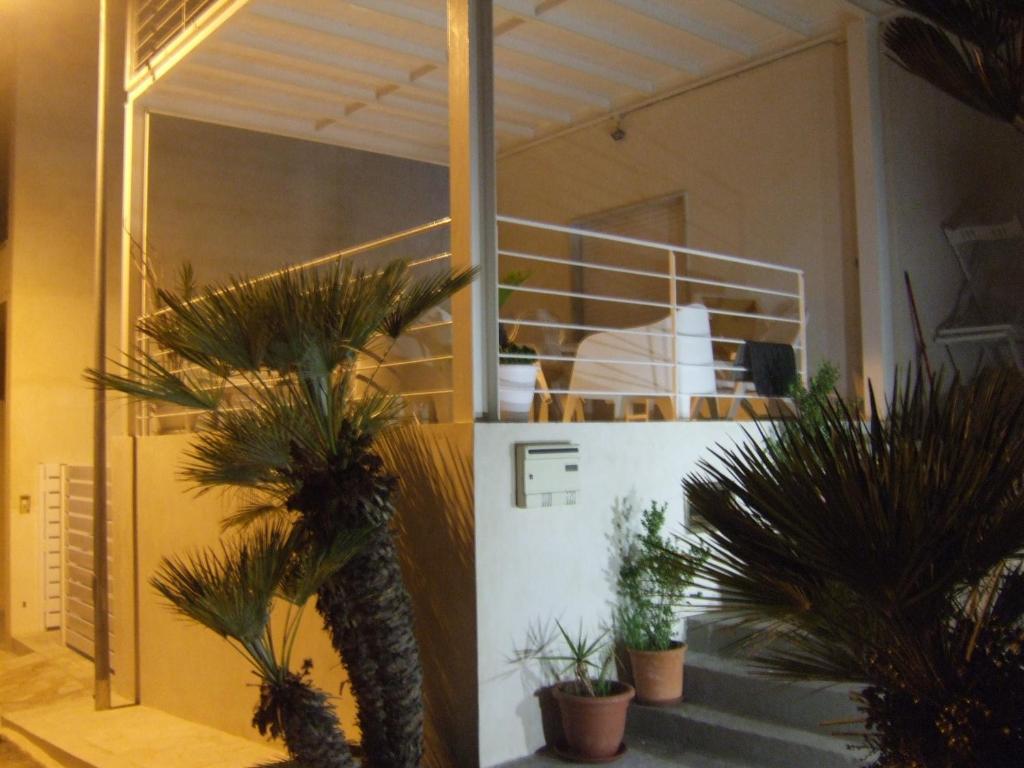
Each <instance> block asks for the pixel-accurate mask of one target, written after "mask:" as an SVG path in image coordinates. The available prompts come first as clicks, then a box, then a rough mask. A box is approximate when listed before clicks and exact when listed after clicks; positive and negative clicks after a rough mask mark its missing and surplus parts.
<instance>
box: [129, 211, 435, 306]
mask: <svg viewBox="0 0 1024 768" xmlns="http://www.w3.org/2000/svg"><path fill="white" fill-rule="evenodd" d="M450 223H451V217H450V216H445V217H444V218H442V219H437V220H435V221H431V222H427V223H426V224H420V225H419V226H416V227H410V228H409V229H404V230H402V231H401V232H395V233H394V234H391V235H385V236H384V237H378V238H377V239H376V240H368V241H367V242H365V243H360V244H359V245H354V246H352V247H351V248H343V249H342V250H340V251H335V252H334V253H329V254H327V255H326V256H318V257H317V258H315V259H311V260H310V261H304V262H301V263H299V264H291V265H289V266H287V267H281V268H280V269H275V270H274V271H273V272H267V273H266V274H263V275H259V276H258V277H253V278H250V279H249V280H243V281H242V282H241V283H239V285H254V284H256V283H262V282H264V281H265V280H271V279H273V278H275V277H279V276H280V275H284V274H288V273H289V272H302V271H304V270H307V269H313V268H315V267H319V266H322V265H323V264H328V263H330V262H332V261H341V260H342V259H348V258H351V257H352V256H358V255H359V254H360V253H366V252H367V251H372V250H373V249H375V248H381V247H383V246H385V245H391V244H392V243H397V242H400V241H402V240H406V239H408V238H410V237H415V236H416V235H421V234H423V233H424V232H432V231H434V230H435V229H441V228H442V227H445V226H447V225H449V224H450ZM234 287H235V286H227V287H225V288H221V289H219V290H216V291H214V292H213V295H215V296H219V295H220V294H222V293H226V292H227V291H231V290H234ZM204 298H205V296H197V297H196V298H194V299H191V300H190V302H194V301H202V300H203V299H204ZM190 302H186V303H190ZM167 311H168V309H167V307H164V308H163V309H159V310H157V311H156V312H153V313H152V314H151V315H149V316H150V317H152V316H155V315H160V314H163V313H165V312H167Z"/></svg>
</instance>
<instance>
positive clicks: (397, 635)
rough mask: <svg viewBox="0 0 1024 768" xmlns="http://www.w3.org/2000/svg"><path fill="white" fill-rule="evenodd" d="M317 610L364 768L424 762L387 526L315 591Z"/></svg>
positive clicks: (405, 616)
mask: <svg viewBox="0 0 1024 768" xmlns="http://www.w3.org/2000/svg"><path fill="white" fill-rule="evenodd" d="M317 610H318V611H319V612H320V615H321V616H323V619H324V624H325V626H326V628H327V630H328V632H329V633H330V636H331V642H332V644H333V645H334V648H335V650H336V651H338V653H339V654H340V656H341V657H342V660H343V662H344V664H345V667H346V669H347V670H348V675H349V681H350V683H351V685H352V689H353V692H354V693H355V697H356V703H357V705H358V711H359V727H360V729H361V730H362V734H363V743H362V747H363V768H415V767H416V766H418V765H419V764H420V759H421V758H422V756H423V696H422V682H423V673H422V670H421V667H420V657H419V647H418V646H417V644H416V636H415V634H414V632H413V614H412V604H411V601H410V599H409V594H408V592H407V591H406V589H405V583H404V581H403V579H402V571H401V567H400V565H399V561H398V551H397V548H396V547H395V542H394V540H393V538H392V535H391V531H390V530H389V529H388V527H387V526H383V527H382V528H381V529H380V530H379V531H378V532H377V533H375V534H373V536H372V538H371V539H370V541H368V542H367V544H366V546H365V547H364V548H363V549H362V550H361V551H360V552H359V553H358V554H357V555H355V556H354V557H353V558H352V559H351V560H350V561H349V562H348V563H347V564H346V565H345V566H344V567H343V568H342V569H341V570H340V571H338V572H337V573H336V574H335V575H334V576H333V577H332V578H331V579H330V580H328V581H327V583H326V584H325V585H324V586H323V587H321V589H320V591H319V593H318V596H317Z"/></svg>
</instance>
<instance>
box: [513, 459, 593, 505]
mask: <svg viewBox="0 0 1024 768" xmlns="http://www.w3.org/2000/svg"><path fill="white" fill-rule="evenodd" d="M579 492H580V447H579V446H578V445H575V444H573V443H517V444H516V506H518V507H563V506H568V505H572V504H575V503H576V500H577V498H578V497H579Z"/></svg>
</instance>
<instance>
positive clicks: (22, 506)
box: [18, 495, 32, 515]
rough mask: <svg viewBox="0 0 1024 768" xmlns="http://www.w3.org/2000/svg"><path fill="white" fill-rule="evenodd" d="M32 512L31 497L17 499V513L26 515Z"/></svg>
mask: <svg viewBox="0 0 1024 768" xmlns="http://www.w3.org/2000/svg"><path fill="white" fill-rule="evenodd" d="M31 511H32V497H31V496H28V495H25V496H19V497H18V512H20V513H21V514H23V515H27V514H29V513H30V512H31Z"/></svg>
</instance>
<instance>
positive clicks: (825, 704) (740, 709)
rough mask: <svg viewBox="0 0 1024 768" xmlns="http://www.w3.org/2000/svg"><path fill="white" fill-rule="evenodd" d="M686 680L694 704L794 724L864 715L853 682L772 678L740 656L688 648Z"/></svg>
mask: <svg viewBox="0 0 1024 768" xmlns="http://www.w3.org/2000/svg"><path fill="white" fill-rule="evenodd" d="M685 682H686V690H685V693H686V700H687V701H689V702H690V703H692V704H700V705H703V706H707V707H712V708H714V709H717V710H721V711H725V712H732V713H734V714H737V715H743V716H745V717H750V718H756V719H760V720H767V721H769V722H773V723H779V724H781V725H787V726H790V727H793V728H802V729H804V730H809V731H822V732H824V729H823V728H822V726H821V725H820V724H821V723H822V722H823V721H828V720H845V719H850V718H855V717H857V716H858V711H857V707H856V705H855V704H854V703H853V702H852V701H851V700H850V696H849V691H850V686H848V685H842V684H834V685H825V684H822V683H806V682H790V681H784V680H778V679H775V678H769V677H765V676H763V675H759V674H758V673H757V671H756V670H752V669H751V668H750V666H749V665H747V664H746V663H745V662H744V661H742V660H740V659H735V658H728V657H723V656H716V655H712V654H708V653H699V652H698V653H694V652H690V651H688V652H687V654H686V672H685Z"/></svg>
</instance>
